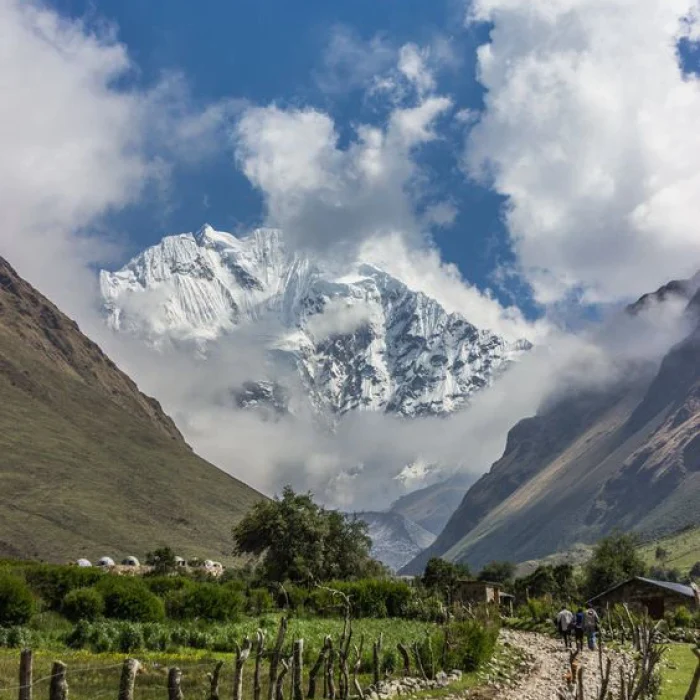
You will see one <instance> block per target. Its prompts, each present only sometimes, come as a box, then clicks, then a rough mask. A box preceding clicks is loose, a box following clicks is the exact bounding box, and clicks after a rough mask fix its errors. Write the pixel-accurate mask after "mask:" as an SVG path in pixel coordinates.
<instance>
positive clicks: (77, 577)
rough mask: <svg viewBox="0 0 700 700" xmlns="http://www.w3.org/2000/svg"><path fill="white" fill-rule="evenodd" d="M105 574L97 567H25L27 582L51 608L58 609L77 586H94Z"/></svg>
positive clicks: (47, 565)
mask: <svg viewBox="0 0 700 700" xmlns="http://www.w3.org/2000/svg"><path fill="white" fill-rule="evenodd" d="M104 576H105V574H104V573H103V572H102V571H100V570H99V569H88V568H85V569H83V568H81V567H79V566H56V565H52V564H41V565H38V566H31V567H29V568H28V569H27V572H26V578H27V583H28V584H29V585H30V587H31V588H32V590H33V591H35V592H36V593H37V595H39V596H40V597H41V598H42V600H43V601H44V602H45V603H46V605H47V606H48V607H49V608H51V610H60V609H61V606H62V604H63V599H64V598H65V597H66V595H67V594H68V593H70V592H71V591H73V590H75V589H77V588H88V587H90V586H94V585H95V584H96V583H97V582H98V581H100V580H101V579H102V578H103V577H104Z"/></svg>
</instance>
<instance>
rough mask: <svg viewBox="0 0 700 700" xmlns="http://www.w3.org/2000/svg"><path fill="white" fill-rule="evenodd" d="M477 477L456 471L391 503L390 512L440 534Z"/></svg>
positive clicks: (435, 533)
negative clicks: (452, 474)
mask: <svg viewBox="0 0 700 700" xmlns="http://www.w3.org/2000/svg"><path fill="white" fill-rule="evenodd" d="M475 480H476V478H475V477H474V476H472V475H471V474H461V473H458V474H455V475H454V476H451V477H450V478H449V479H445V480H444V481H440V482H438V483H437V484H431V485H430V486H426V487H425V488H422V489H418V490H417V491H413V492H411V493H409V494H406V495H405V496H402V497H401V498H399V499H397V500H396V501H394V503H392V504H391V508H390V509H389V511H390V512H391V513H398V514H399V515H403V516H404V517H405V518H407V519H408V520H411V521H412V522H414V523H417V524H418V525H420V526H421V527H422V528H424V529H425V530H427V531H428V532H431V533H433V534H434V535H439V534H440V533H441V532H442V531H443V529H444V527H445V525H446V524H447V521H448V520H449V519H450V517H451V516H452V513H454V512H455V510H457V507H458V506H459V504H460V503H461V502H462V499H463V498H464V494H465V493H466V492H467V490H468V489H469V487H470V486H471V485H472V484H473V483H474V481H475Z"/></svg>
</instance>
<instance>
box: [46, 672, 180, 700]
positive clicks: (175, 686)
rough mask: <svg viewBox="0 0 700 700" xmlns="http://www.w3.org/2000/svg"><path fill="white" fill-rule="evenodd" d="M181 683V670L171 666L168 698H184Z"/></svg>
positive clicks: (177, 699) (175, 699)
mask: <svg viewBox="0 0 700 700" xmlns="http://www.w3.org/2000/svg"><path fill="white" fill-rule="evenodd" d="M181 683H182V671H181V670H180V669H179V668H171V669H170V670H169V671H168V700H184V697H185V696H184V695H183V694H182V688H181V687H180V684H181ZM52 700H53V698H52Z"/></svg>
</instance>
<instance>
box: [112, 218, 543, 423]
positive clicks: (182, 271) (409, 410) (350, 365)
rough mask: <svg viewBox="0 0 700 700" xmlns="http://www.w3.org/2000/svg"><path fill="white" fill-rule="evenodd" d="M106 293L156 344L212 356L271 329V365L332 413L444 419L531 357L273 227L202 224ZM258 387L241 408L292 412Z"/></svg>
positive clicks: (244, 395)
mask: <svg viewBox="0 0 700 700" xmlns="http://www.w3.org/2000/svg"><path fill="white" fill-rule="evenodd" d="M100 288H101V293H102V297H103V300H104V309H105V312H106V315H107V320H108V323H109V325H110V326H111V327H112V328H113V329H114V330H116V331H121V332H126V333H130V334H133V335H136V336H138V337H140V338H142V339H144V340H146V341H147V342H148V343H150V344H152V345H155V346H158V345H161V344H163V343H181V342H193V343H194V344H195V346H196V347H197V348H198V350H199V352H201V353H203V354H206V352H207V347H208V345H209V344H210V343H212V342H214V341H216V342H219V343H225V342H226V338H227V337H228V336H231V335H232V334H235V333H237V332H239V331H240V330H241V329H243V328H251V327H253V328H254V327H256V326H260V328H264V329H265V330H264V336H265V337H264V346H265V350H266V351H267V352H268V356H269V362H270V363H271V366H273V365H278V364H286V365H287V366H291V367H293V368H294V369H295V371H296V373H297V376H298V378H299V379H300V381H301V383H302V385H303V387H304V388H305V393H306V395H307V396H308V398H309V400H310V402H311V405H312V407H313V408H314V410H315V411H316V412H317V413H318V414H324V415H328V414H331V415H342V414H344V413H346V412H347V411H351V410H354V409H364V410H373V411H382V412H388V413H394V414H398V415H401V416H406V417H414V416H421V415H446V414H449V413H451V412H453V411H455V410H457V409H459V408H462V407H463V406H465V405H466V404H467V403H468V401H469V398H470V396H471V395H472V394H473V393H474V392H476V391H478V390H479V389H482V388H483V387H485V386H488V385H489V384H490V383H491V382H492V381H493V380H494V378H495V377H497V376H498V374H499V373H501V372H502V371H503V370H504V369H505V368H506V367H507V366H508V364H509V363H510V362H511V361H513V360H514V359H516V358H517V356H518V355H519V354H521V353H522V352H524V351H526V350H528V349H529V348H530V344H529V343H528V342H527V341H524V340H521V341H517V342H514V343H510V342H507V341H506V340H504V339H503V338H501V337H499V336H497V335H495V334H494V333H492V332H490V331H488V330H484V329H478V328H476V327H475V326H473V325H472V324H471V323H469V321H468V320H467V319H466V318H464V317H463V316H461V315H460V314H456V313H447V312H446V311H445V310H444V309H443V307H442V306H441V305H440V304H439V303H438V302H437V301H436V300H434V299H432V298H430V297H428V296H426V295H425V294H423V293H422V292H420V291H415V290H412V289H409V288H408V287H407V286H406V285H405V284H404V283H403V282H402V281H401V280H399V279H397V278H396V277H393V276H391V275H389V274H387V273H386V272H385V271H383V270H382V269H380V268H379V267H377V266H375V265H373V264H370V263H369V262H362V261H359V262H356V263H354V264H352V265H347V266H345V267H344V268H343V269H334V268H333V266H332V265H330V264H328V263H323V262H321V261H314V260H312V259H311V258H310V257H308V256H304V255H300V254H297V253H293V252H290V251H288V250H286V249H285V245H284V237H283V235H282V233H281V232H280V231H278V230H274V229H257V230H255V231H254V232H253V233H251V234H250V235H248V236H246V237H240V238H239V237H236V236H234V235H232V234H229V233H225V232H221V231H215V230H214V229H213V228H212V227H211V226H208V225H205V226H204V227H202V228H201V229H200V230H199V231H198V232H196V233H183V234H179V235H173V236H167V237H166V238H164V239H163V240H162V241H160V243H158V244H156V245H154V246H152V247H150V248H148V249H146V250H145V251H143V252H142V253H140V254H139V255H137V256H136V257H134V258H133V259H132V260H131V261H130V262H129V263H127V265H125V266H124V267H123V268H122V269H121V270H118V271H116V272H109V271H104V270H103V271H102V272H101V273H100ZM249 380H250V381H249V382H247V383H246V386H245V387H242V388H241V391H239V392H238V393H237V397H238V399H237V400H238V402H239V405H240V406H241V407H245V406H248V405H249V404H252V405H258V404H260V403H261V402H263V403H264V402H265V401H266V400H269V399H271V398H274V401H275V410H281V408H283V407H281V406H280V402H281V401H282V399H281V397H283V395H284V391H282V390H278V389H276V388H275V387H274V386H273V384H271V383H270V377H250V378H249ZM256 386H257V388H256ZM266 397H267V398H266Z"/></svg>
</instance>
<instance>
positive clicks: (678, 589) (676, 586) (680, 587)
mask: <svg viewBox="0 0 700 700" xmlns="http://www.w3.org/2000/svg"><path fill="white" fill-rule="evenodd" d="M637 578H638V579H639V580H640V581H644V583H650V584H652V585H653V586H659V588H667V589H668V590H669V591H673V592H674V593H680V594H681V595H687V596H688V597H689V598H695V594H694V593H693V589H692V588H691V587H690V586H686V585H685V584H683V583H672V582H671V581H656V580H655V579H653V578H644V577H643V576H637Z"/></svg>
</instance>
